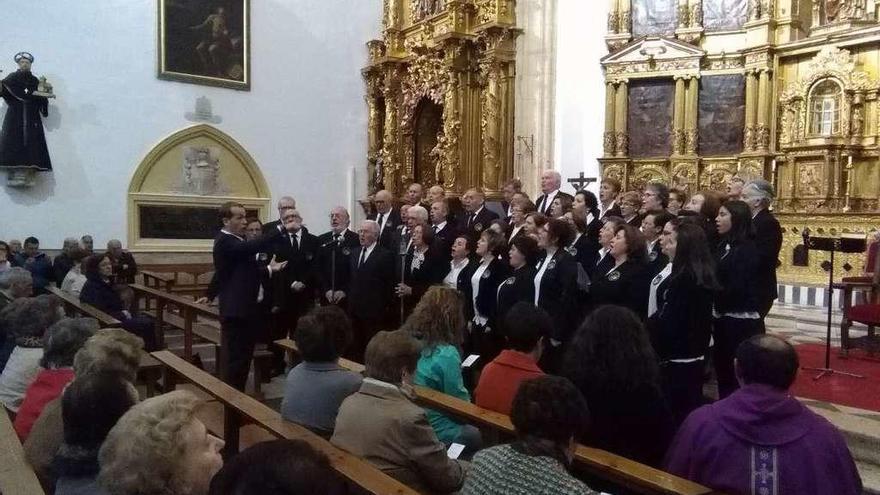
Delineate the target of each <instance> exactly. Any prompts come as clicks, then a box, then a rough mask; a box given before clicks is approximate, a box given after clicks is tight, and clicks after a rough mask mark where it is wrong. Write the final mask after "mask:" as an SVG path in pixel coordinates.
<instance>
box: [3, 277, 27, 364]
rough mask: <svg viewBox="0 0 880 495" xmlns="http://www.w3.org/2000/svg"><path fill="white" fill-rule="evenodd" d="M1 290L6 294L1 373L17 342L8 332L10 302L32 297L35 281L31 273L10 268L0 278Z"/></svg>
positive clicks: (4, 300)
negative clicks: (7, 312) (7, 311)
mask: <svg viewBox="0 0 880 495" xmlns="http://www.w3.org/2000/svg"><path fill="white" fill-rule="evenodd" d="M0 290H2V291H3V292H4V293H5V295H6V296H5V297H4V296H2V295H0V373H2V372H3V368H5V367H6V361H8V360H9V355H10V354H12V350H13V349H15V340H14V339H13V338H12V336H11V333H10V332H9V330H8V328H7V327H8V326H9V324H8V322H7V321H8V320H10V319H11V318H12V316H11V314H9V315H7V314H6V309H7V308H8V306H9V304H10V301H15V300H16V299H22V298H25V297H31V296H32V295H33V292H34V279H33V276H32V275H31V272H29V271H27V270H25V269H24V268H21V267H19V266H16V267H13V268H10V269H9V270H7V271H6V273H4V274H3V275H2V276H0Z"/></svg>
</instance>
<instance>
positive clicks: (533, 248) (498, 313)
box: [495, 236, 541, 333]
mask: <svg viewBox="0 0 880 495" xmlns="http://www.w3.org/2000/svg"><path fill="white" fill-rule="evenodd" d="M540 255H541V251H540V249H539V248H538V242H537V241H535V240H534V239H532V238H531V237H528V236H520V237H517V238H516V239H514V240H513V244H511V246H510V251H509V254H508V256H510V268H511V270H512V271H511V273H510V274H509V276H508V277H507V279H506V280H505V281H504V282H502V283H501V285H499V286H498V302H497V305H496V308H495V320H496V321H498V322H504V321H505V320H506V318H507V316H506V315H507V313H508V312H509V311H510V309H511V308H512V307H513V306H514V305H516V304H517V303H519V302H526V303H529V304H534V303H535V273H536V272H535V265H536V264H537V263H538V257H539V256H540ZM505 333H506V331H505Z"/></svg>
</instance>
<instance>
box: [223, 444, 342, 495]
mask: <svg viewBox="0 0 880 495" xmlns="http://www.w3.org/2000/svg"><path fill="white" fill-rule="evenodd" d="M209 493H210V494H211V495H247V494H249V493H254V494H265V495H270V494H278V495H313V494H315V495H317V494H321V495H343V494H344V493H346V489H345V483H343V482H342V480H340V479H339V476H338V475H337V474H336V471H334V470H333V467H332V466H331V465H330V460H329V459H328V458H327V456H326V455H324V454H323V453H322V452H319V451H318V450H316V449H315V448H314V447H312V446H311V445H309V444H308V443H306V442H305V441H303V440H271V441H268V442H260V443H258V444H256V445H254V446H251V447H248V448H247V450H245V451H243V452H242V453H240V454H237V455H236V456H235V457H233V458H232V460H231V461H229V462H227V463H226V464H225V465H224V466H223V469H221V470H220V472H219V473H217V475H216V476H214V480H213V481H211V491H210V492H209Z"/></svg>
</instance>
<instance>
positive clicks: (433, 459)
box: [330, 313, 466, 493]
mask: <svg viewBox="0 0 880 495" xmlns="http://www.w3.org/2000/svg"><path fill="white" fill-rule="evenodd" d="M413 314H414V315H415V314H416V313H413ZM419 358H420V352H419V343H418V342H417V341H416V340H415V339H413V338H412V336H411V335H410V334H409V332H401V331H398V332H379V333H378V334H376V336H375V337H373V339H372V340H371V341H370V343H369V345H368V346H367V351H366V363H365V364H366V371H365V374H364V375H365V378H364V383H363V385H361V388H360V390H359V391H358V392H356V393H355V394H353V395H351V396H349V397H348V398H347V399H345V401H343V402H342V406H341V407H340V408H339V415H338V416H337V417H336V429H335V430H334V432H333V437H332V438H331V439H330V441H331V443H333V444H334V445H336V446H338V447H340V448H342V449H344V450H346V451H348V452H350V453H352V454H354V455H356V456H358V457H361V458H364V459H366V460H367V461H368V462H370V463H371V464H373V465H375V466H376V467H377V468H379V469H380V470H382V471H383V472H385V473H386V474H388V475H390V476H393V477H394V478H396V479H397V480H399V481H401V482H403V483H405V484H407V485H409V486H410V487H411V488H413V489H414V490H416V491H419V492H422V493H453V492H456V491H458V490H459V489H460V488H461V486H462V483H463V482H464V477H465V469H466V468H465V464H463V463H461V462H459V461H457V460H454V459H450V458H449V457H448V456H447V455H446V447H445V446H444V445H443V443H442V442H440V441H439V440H438V439H437V434H436V433H434V430H433V429H432V428H431V424H430V423H429V422H428V418H427V416H426V413H425V410H424V409H422V408H421V407H419V406H417V405H416V404H414V403H413V402H412V400H411V399H410V398H409V397H411V396H412V392H411V386H412V380H413V376H414V375H415V374H416V366H417V363H418V362H419V360H420V359H419Z"/></svg>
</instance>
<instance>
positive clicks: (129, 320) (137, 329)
mask: <svg viewBox="0 0 880 495" xmlns="http://www.w3.org/2000/svg"><path fill="white" fill-rule="evenodd" d="M84 264H85V272H86V279H87V280H86V283H85V285H83V288H82V292H80V295H79V299H80V301H82V302H84V303H86V304H91V305H92V306H94V307H96V308H98V309H99V310H101V311H103V312H105V313H107V314H109V315H110V316H112V317H114V318H116V319H117V320H119V321H121V322H122V328H124V329H126V330H128V331H129V332H131V333H133V334H135V335H137V336H138V337H140V338H142V339H143V340H144V344H145V345H146V349H147V351H154V350H156V348H157V346H156V335H155V333H154V332H155V330H154V327H153V319H152V318H150V317H148V316H145V315H135V314H132V313H131V312H130V311H129V310H127V309H125V308H126V306H125V303H124V302H123V301H122V298H121V297H120V296H119V293H118V292H117V291H116V289H115V288H114V287H113V285H112V276H113V262H112V261H110V256H109V255H108V254H107V253H104V254H96V255H92V256H89V257H88V258H86V261H85V263H84Z"/></svg>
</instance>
